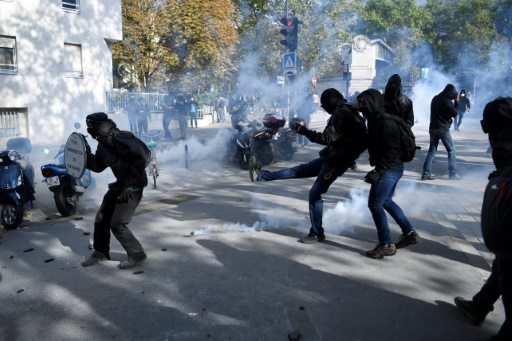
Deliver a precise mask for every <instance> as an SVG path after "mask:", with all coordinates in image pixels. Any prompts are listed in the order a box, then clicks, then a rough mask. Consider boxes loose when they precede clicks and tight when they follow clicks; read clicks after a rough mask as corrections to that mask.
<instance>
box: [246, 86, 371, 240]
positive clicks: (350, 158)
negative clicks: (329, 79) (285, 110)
mask: <svg viewBox="0 0 512 341" xmlns="http://www.w3.org/2000/svg"><path fill="white" fill-rule="evenodd" d="M320 102H321V103H322V108H324V110H325V111H326V112H327V113H328V114H329V115H331V117H330V118H329V120H328V122H327V126H326V127H325V129H324V131H323V132H322V133H317V132H316V131H314V130H309V129H308V128H306V127H305V126H302V125H300V123H298V122H296V124H295V125H294V129H295V130H296V131H297V133H299V134H301V135H304V136H306V137H307V138H308V139H309V140H310V141H311V142H315V143H318V144H322V145H324V146H326V147H325V148H324V149H322V150H321V151H320V157H319V158H317V159H314V160H313V161H310V162H309V163H306V164H301V165H298V166H295V167H292V168H288V169H284V170H281V171H277V172H270V171H267V170H263V169H261V165H260V164H257V163H256V159H255V158H254V156H253V157H251V158H250V159H249V174H250V177H251V181H252V182H255V181H272V180H281V179H292V178H296V179H299V178H311V177H316V181H315V183H314V184H313V187H312V188H311V190H310V191H309V216H310V217H311V228H310V230H309V234H308V235H307V236H306V237H304V238H302V239H301V242H302V243H304V244H311V243H315V242H320V241H322V240H324V239H325V234H324V228H323V226H322V214H323V207H324V206H323V200H322V194H324V193H327V190H328V189H329V186H331V184H332V183H333V182H334V181H335V180H336V179H337V178H338V177H339V176H341V175H343V173H345V171H346V170H347V169H348V168H350V167H351V166H352V165H353V164H354V163H355V161H356V160H357V158H358V157H359V155H360V154H361V153H362V152H364V151H365V149H366V124H365V123H364V120H363V118H362V117H361V116H360V115H359V113H358V112H357V110H356V109H355V108H354V107H352V106H351V105H350V104H348V103H347V101H346V100H345V99H344V98H343V95H342V94H341V93H340V92H339V91H338V90H336V89H332V88H331V89H327V90H325V91H324V92H323V93H322V96H321V98H320Z"/></svg>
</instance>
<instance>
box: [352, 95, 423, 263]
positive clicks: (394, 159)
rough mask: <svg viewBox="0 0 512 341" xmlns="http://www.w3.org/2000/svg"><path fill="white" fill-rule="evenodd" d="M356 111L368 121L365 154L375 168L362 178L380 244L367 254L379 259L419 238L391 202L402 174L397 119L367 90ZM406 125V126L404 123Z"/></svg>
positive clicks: (400, 210) (382, 101)
mask: <svg viewBox="0 0 512 341" xmlns="http://www.w3.org/2000/svg"><path fill="white" fill-rule="evenodd" d="M357 102H358V104H359V110H360V111H361V113H362V114H363V116H364V117H366V118H367V120H368V153H369V155H370V159H369V160H370V165H371V166H373V167H375V168H374V169H373V170H372V171H370V172H368V174H366V176H365V181H366V182H367V183H369V184H371V187H370V193H369V195H368V207H369V209H370V212H371V213H372V217H373V221H374V222H375V226H376V227H377V233H378V239H379V243H378V244H377V245H376V246H375V248H374V249H373V250H369V251H366V255H367V256H368V257H370V258H376V259H380V258H383V257H384V256H393V255H394V254H396V249H400V248H404V247H406V246H409V245H412V244H417V243H418V242H420V241H421V238H420V236H419V235H418V233H417V232H416V231H415V230H414V228H413V226H412V225H411V223H410V222H409V220H408V219H407V217H406V216H405V214H404V212H403V211H402V209H401V208H400V206H398V205H397V204H396V203H395V202H394V201H393V195H394V194H395V189H396V185H397V183H398V181H400V179H401V178H402V175H403V173H404V160H402V158H403V157H402V154H403V153H402V142H401V140H402V132H401V128H400V126H399V123H398V122H397V120H399V119H400V118H397V117H393V116H392V115H390V114H387V113H386V112H385V111H384V96H383V95H382V94H381V93H380V91H378V90H375V89H368V90H366V91H363V92H362V93H361V94H359V96H357ZM404 124H405V123H404ZM386 212H388V213H389V214H390V215H391V216H392V217H393V219H395V221H396V222H397V224H398V226H399V227H400V229H401V230H402V235H401V236H400V239H399V241H398V242H397V243H396V244H393V242H392V240H391V232H390V230H389V225H388V218H387V216H386Z"/></svg>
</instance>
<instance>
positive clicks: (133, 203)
mask: <svg viewBox="0 0 512 341" xmlns="http://www.w3.org/2000/svg"><path fill="white" fill-rule="evenodd" d="M119 193H120V190H118V189H117V188H109V190H108V191H107V193H106V194H105V196H104V197H103V202H102V203H101V207H100V209H99V211H98V213H97V214H96V219H95V221H94V250H95V251H96V252H100V253H102V254H103V255H104V256H105V257H107V259H110V254H109V252H110V231H111V230H112V233H113V234H114V237H116V239H117V240H118V241H119V243H121V245H122V246H123V248H124V249H125V250H126V253H127V254H128V257H130V258H134V259H140V258H142V257H143V256H144V255H145V253H144V249H143V248H142V245H140V243H139V241H138V240H137V238H135V236H134V235H133V233H132V232H131V231H130V229H129V228H128V223H129V222H130V221H131V220H132V217H133V213H134V212H135V209H136V208H137V206H139V203H140V200H141V199H142V189H141V190H140V191H138V192H134V193H133V198H132V199H131V200H130V201H128V203H126V204H119V203H117V197H118V196H119Z"/></svg>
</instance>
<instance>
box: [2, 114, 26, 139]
mask: <svg viewBox="0 0 512 341" xmlns="http://www.w3.org/2000/svg"><path fill="white" fill-rule="evenodd" d="M19 135H21V131H20V111H19V110H16V109H0V137H13V136H19Z"/></svg>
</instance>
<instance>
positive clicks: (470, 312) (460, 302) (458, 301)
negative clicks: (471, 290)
mask: <svg viewBox="0 0 512 341" xmlns="http://www.w3.org/2000/svg"><path fill="white" fill-rule="evenodd" d="M453 301H454V302H455V305H456V306H457V308H459V309H460V310H462V312H463V313H464V315H466V316H467V317H468V319H469V322H471V324H472V325H474V326H479V325H481V324H482V323H483V322H484V320H485V317H486V316H487V314H488V313H489V311H484V310H481V309H478V308H477V307H476V306H475V303H474V302H473V301H468V300H466V299H464V298H463V297H460V296H457V297H455V298H454V299H453Z"/></svg>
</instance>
